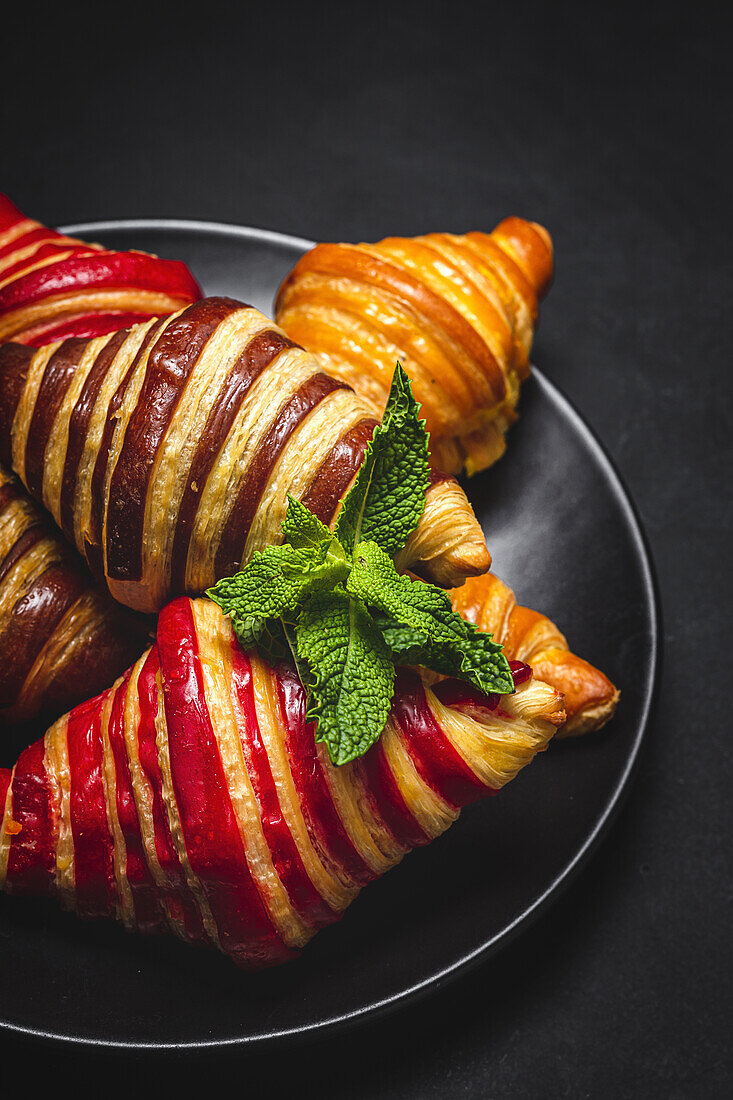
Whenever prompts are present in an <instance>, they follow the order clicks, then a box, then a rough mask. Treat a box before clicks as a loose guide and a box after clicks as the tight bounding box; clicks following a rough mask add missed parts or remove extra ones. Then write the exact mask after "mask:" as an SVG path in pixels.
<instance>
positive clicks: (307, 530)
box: [283, 493, 338, 551]
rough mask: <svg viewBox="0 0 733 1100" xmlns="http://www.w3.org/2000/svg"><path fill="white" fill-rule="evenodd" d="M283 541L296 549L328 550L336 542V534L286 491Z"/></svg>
mask: <svg viewBox="0 0 733 1100" xmlns="http://www.w3.org/2000/svg"><path fill="white" fill-rule="evenodd" d="M283 534H284V535H285V541H286V542H289V543H290V545H291V546H295V547H296V548H297V549H299V550H302V549H311V550H318V551H321V550H324V551H326V550H328V549H331V548H332V546H333V544H338V543H337V539H336V536H335V535H334V534H333V533H332V532H331V531H329V529H328V527H326V525H325V524H324V523H321V521H320V520H319V518H318V516H314V515H313V513H312V512H311V510H310V508H307V507H306V506H305V504H303V502H302V501H301V500H297V499H296V498H295V497H294V496H291V494H290V493H288V510H287V513H286V515H285V519H284V520H283Z"/></svg>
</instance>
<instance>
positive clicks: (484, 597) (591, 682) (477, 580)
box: [450, 573, 619, 737]
mask: <svg viewBox="0 0 733 1100" xmlns="http://www.w3.org/2000/svg"><path fill="white" fill-rule="evenodd" d="M450 595H451V599H452V601H453V607H454V608H455V610H456V611H457V612H458V613H459V614H460V615H462V616H463V618H464V619H468V621H469V622H472V623H475V624H476V626H477V627H478V628H479V629H480V630H485V631H486V632H487V633H489V634H493V635H494V639H495V641H497V642H501V644H502V645H503V647H504V651H505V653H506V655H507V657H508V658H510V659H516V660H519V661H525V662H526V663H527V664H530V665H531V666H532V669H533V671H534V674H535V676H537V677H538V678H539V679H540V680H543V681H545V683H548V684H551V685H552V687H554V688H556V689H557V691H559V692H562V694H563V696H564V698H565V713H566V715H567V720H566V722H565V724H564V725H563V727H562V728H561V730H560V731H559V733H558V737H574V736H577V735H578V734H581V733H590V732H592V731H593V730H599V729H601V728H602V727H603V726H605V724H606V722H608V720H609V719H610V718H612V717H613V714H614V711H615V710H616V704H617V703H618V699H619V692H618V689H617V688H615V687H614V686H613V684H612V683H611V681H610V680H609V679H608V678H607V677H606V676H604V675H603V673H602V672H600V671H599V669H597V668H594V667H593V665H591V664H588V662H587V661H584V660H583V659H582V657H577V656H576V655H575V654H574V653H572V652H571V651H570V649H569V647H568V643H567V640H566V638H565V637H564V635H563V634H561V633H560V631H559V630H558V628H557V627H556V626H555V624H554V623H553V622H551V621H550V620H549V619H548V618H547V617H546V616H545V615H541V614H540V613H539V612H537V611H532V610H531V609H530V608H529V607H520V606H519V605H518V604H517V601H516V598H515V596H514V593H513V592H512V590H511V588H509V586H508V585H506V584H504V583H503V582H502V581H500V580H499V578H498V577H495V576H493V575H492V574H491V573H488V574H486V576H483V577H472V578H471V579H470V580H468V581H467V582H466V584H464V585H463V586H462V587H461V588H456V589H455V590H454V591H453V592H451V594H450Z"/></svg>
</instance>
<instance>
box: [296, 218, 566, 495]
mask: <svg viewBox="0 0 733 1100" xmlns="http://www.w3.org/2000/svg"><path fill="white" fill-rule="evenodd" d="M552 264H553V257H552V243H551V241H550V237H549V234H548V233H547V231H546V230H545V229H543V228H542V226H540V225H537V224H536V223H535V222H527V221H524V220H523V219H522V218H506V219H505V220H504V221H503V222H501V223H500V224H499V225H498V226H497V227H496V229H494V231H493V232H492V233H489V234H487V233H467V234H465V235H463V236H457V235H455V234H452V233H429V234H428V235H427V236H424V237H413V238H408V237H388V238H387V239H386V240H383V241H380V242H379V243H377V244H358V245H350V244H319V245H316V247H315V248H313V249H311V251H310V252H307V253H306V255H305V256H303V257H302V259H300V260H299V261H298V263H297V264H296V265H295V267H294V268H293V270H292V272H291V273H290V274H289V275H288V276H287V278H286V279H285V281H284V282H283V284H282V286H281V288H280V291H279V293H278V295H277V299H276V302H275V317H276V319H277V322H278V324H280V325H282V327H283V328H284V329H285V331H286V332H287V333H288V335H289V336H291V337H292V338H293V339H294V340H297V342H298V343H299V344H302V345H303V347H306V348H308V349H309V350H310V351H312V352H314V353H315V354H316V355H317V356H318V357H319V359H320V360H321V362H322V363H323V366H324V369H325V370H327V371H328V372H329V374H331V375H333V376H334V377H335V378H340V379H342V380H344V381H346V382H348V383H349V385H351V386H353V388H354V389H355V390H356V392H357V393H358V394H360V395H361V396H362V397H363V398H364V400H365V401H366V402H367V403H368V404H369V405H370V407H371V408H372V409H373V410H374V412H375V414H376V415H379V414H381V411H382V410H383V408H384V405H385V402H386V400H387V395H388V393H389V386H390V381H391V378H392V372H393V370H394V363H395V360H396V359H399V360H400V361H401V362H402V364H403V365H404V367H405V370H406V371H407V373H408V374H409V376H410V378H411V379H412V382H413V388H414V392H415V395H416V397H417V399H418V401H420V402H421V404H422V413H423V415H424V416H425V418H426V420H427V426H428V429H429V431H430V433H431V450H432V455H433V460H434V462H435V465H436V466H437V467H438V468H440V469H442V470H447V471H448V472H449V473H458V472H459V471H460V470H461V469H462V468H464V467H465V469H466V471H467V472H468V473H469V474H471V473H475V472H476V471H477V470H481V469H484V468H485V467H486V466H489V465H491V463H492V462H495V461H496V459H497V458H499V457H500V456H501V454H502V453H503V451H504V449H505V446H506V444H505V440H504V435H505V433H506V431H507V428H508V427H509V426H510V425H511V423H512V422H513V421H514V419H515V418H516V413H515V407H516V404H517V400H518V397H519V389H520V384H521V382H522V380H523V379H525V378H526V377H527V374H528V372H529V351H530V347H531V343H532V337H533V335H534V330H535V326H536V323H537V306H538V300H539V299H540V298H541V297H542V296H543V295H544V293H545V292H546V290H547V287H548V286H549V283H550V279H551V277H552Z"/></svg>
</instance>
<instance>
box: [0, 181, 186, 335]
mask: <svg viewBox="0 0 733 1100" xmlns="http://www.w3.org/2000/svg"><path fill="white" fill-rule="evenodd" d="M200 297H201V288H200V287H199V285H198V283H197V282H196V280H195V279H194V278H193V276H192V275H191V273H190V271H189V270H188V268H187V267H186V265H185V264H184V263H181V262H180V261H178V260H160V259H158V257H157V256H149V255H147V254H146V253H144V252H115V251H112V250H110V249H106V248H102V246H101V245H98V244H87V243H85V242H84V241H78V240H76V239H74V238H73V237H66V236H64V235H63V234H61V233H57V232H55V230H53V229H47V228H46V226H44V225H41V224H40V222H37V221H32V220H31V219H30V218H26V217H24V215H23V214H22V213H21V212H20V210H18V209H17V207H15V206H14V205H13V204H12V203H11V202H10V200H9V199H8V198H7V197H6V196H5V195H2V194H0V342H2V341H5V340H14V341H15V342H16V343H21V344H34V345H39V344H46V343H49V342H50V341H53V340H60V339H63V338H64V337H66V336H86V337H91V336H99V335H101V334H103V333H105V332H114V331H116V330H117V329H120V328H124V327H125V326H128V325H132V324H135V323H137V322H140V321H145V320H147V319H149V318H150V317H155V316H157V315H158V314H161V313H172V312H173V311H174V310H177V309H180V308H181V307H182V306H185V305H187V304H188V303H189V302H195V301H196V300H197V299H198V298H200Z"/></svg>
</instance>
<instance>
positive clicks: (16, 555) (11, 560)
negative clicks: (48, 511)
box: [0, 521, 47, 584]
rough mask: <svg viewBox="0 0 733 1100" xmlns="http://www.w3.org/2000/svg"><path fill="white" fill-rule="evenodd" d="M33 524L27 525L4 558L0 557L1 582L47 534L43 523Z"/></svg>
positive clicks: (0, 582)
mask: <svg viewBox="0 0 733 1100" xmlns="http://www.w3.org/2000/svg"><path fill="white" fill-rule="evenodd" d="M31 523H32V526H31V527H26V529H25V530H24V531H23V533H22V535H20V537H19V538H18V539H17V540H16V541H15V543H14V544H13V546H11V548H10V549H9V550H8V552H7V554H6V555H5V557H4V558H2V559H0V584H2V583H3V581H4V580H5V578H6V576H7V575H8V573H9V572H10V570H11V569H12V568H13V566H14V565H15V564H16V562H19V561H20V559H21V558H22V557H23V556H24V555H25V554H27V553H28V551H29V550H31V549H32V548H33V547H34V546H35V545H36V543H38V542H40V540H41V539H42V538H44V537H45V536H46V534H47V531H46V529H45V527H44V525H43V524H42V523H40V522H39V523H33V521H31Z"/></svg>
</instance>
